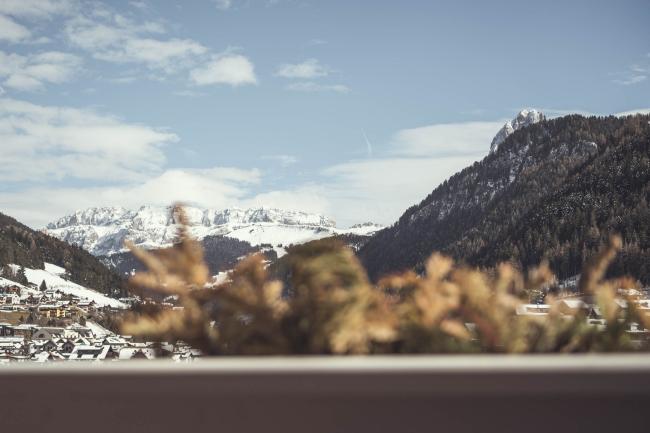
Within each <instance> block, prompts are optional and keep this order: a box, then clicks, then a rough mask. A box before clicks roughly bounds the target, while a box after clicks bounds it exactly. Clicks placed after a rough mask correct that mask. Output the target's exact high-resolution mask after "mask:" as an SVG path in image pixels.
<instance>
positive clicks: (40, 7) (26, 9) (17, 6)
mask: <svg viewBox="0 0 650 433" xmlns="http://www.w3.org/2000/svg"><path fill="white" fill-rule="evenodd" d="M76 8H77V2H76V1H74V0H2V2H0V14H6V15H11V16H14V17H21V18H51V17H52V16H54V15H59V14H70V13H72V12H73V11H75V10H76Z"/></svg>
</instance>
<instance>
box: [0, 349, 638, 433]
mask: <svg viewBox="0 0 650 433" xmlns="http://www.w3.org/2000/svg"><path fill="white" fill-rule="evenodd" d="M649 404H650V356H647V355H564V356H559V355H552V356H547V355H536V356H528V355H527V356H500V355H489V356H488V355H480V356H389V357H384V356H378V357H304V358H300V357H291V358H280V357H276V358H214V359H203V360H200V361H198V362H194V363H190V364H173V363H168V362H163V361H131V362H110V363H83V362H78V363H74V362H63V363H57V364H49V365H34V364H28V363H24V364H12V365H5V366H1V367H0V428H1V430H2V431H26V432H27V431H37V430H41V429H46V430H48V431H54V432H58V431H62V432H63V431H66V432H71V431H85V432H89V431H90V432H103V431H106V432H109V431H110V432H130V431H134V432H135V431H137V432H150V431H151V432H168V431H169V432H172V431H191V432H202V431H211V432H215V431H218V432H227V433H230V432H244V431H246V432H258V431H265V432H275V431H278V432H301V433H307V432H348V431H349V432H392V433H402V432H427V431H440V432H452V431H454V432H455V431H459V432H493V431H494V432H497V431H498V432H507V431H526V432H537V431H540V432H541V431H545V432H548V431H549V430H551V431H554V432H564V431H567V432H568V431H571V432H582V431H589V432H599V431H603V432H605V431H607V432H611V431H620V432H637V431H650V420H649V419H648V416H647V408H648V407H649Z"/></svg>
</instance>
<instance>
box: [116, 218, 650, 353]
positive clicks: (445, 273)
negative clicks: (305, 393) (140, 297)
mask: <svg viewBox="0 0 650 433" xmlns="http://www.w3.org/2000/svg"><path fill="white" fill-rule="evenodd" d="M175 212H176V213H177V218H178V220H179V221H180V222H181V229H180V232H179V239H178V242H177V244H176V245H175V246H174V247H173V248H170V249H168V250H166V251H165V252H164V254H156V255H153V254H151V253H148V252H146V251H142V250H138V249H137V248H133V247H132V249H133V251H134V252H135V254H136V255H137V256H138V257H139V258H140V259H141V260H142V261H143V262H144V263H145V264H147V266H148V269H149V271H148V272H146V273H141V274H137V275H135V276H134V277H133V279H132V285H133V287H134V288H136V289H149V290H151V289H153V290H157V291H160V292H163V293H169V294H174V295H177V296H178V303H179V305H180V306H181V307H182V308H176V309H164V310H162V311H160V312H157V313H155V314H150V315H140V316H134V317H132V319H131V320H130V321H127V322H126V323H125V324H124V326H123V331H124V332H125V333H129V334H134V335H138V336H143V337H146V338H150V339H156V340H166V341H174V340H183V341H185V342H187V343H189V344H191V345H192V346H194V347H196V348H199V349H201V350H202V351H203V352H204V353H206V354H225V355H268V354H366V353H439V352H480V351H487V352H506V353H530V352H584V351H612V350H627V349H630V348H632V344H631V341H630V338H629V336H628V333H627V332H626V330H627V329H628V328H629V325H630V324H631V323H632V322H637V323H640V324H641V325H642V326H644V327H646V328H650V320H648V317H647V316H645V315H644V314H642V313H640V312H639V310H638V309H637V308H636V307H635V306H634V304H633V303H632V302H628V308H625V309H623V308H621V307H620V305H619V302H620V299H618V297H619V292H620V289H629V288H633V287H636V283H635V282H634V281H633V280H631V279H628V278H626V279H616V280H603V277H604V275H605V270H606V268H607V265H608V264H609V262H610V261H611V260H612V259H613V258H614V256H615V255H616V252H617V251H618V250H619V249H620V247H621V240H620V238H617V237H613V238H612V239H611V241H610V243H609V245H608V246H606V247H605V248H603V250H602V251H601V253H600V254H599V255H598V256H596V257H594V259H593V260H592V261H590V262H589V263H588V264H587V266H586V267H585V270H584V272H583V274H582V278H581V280H580V283H579V287H580V288H581V289H582V290H583V291H584V293H585V294H588V295H591V296H593V297H594V299H595V300H596V302H597V304H598V306H599V308H600V311H601V313H602V316H603V318H604V319H605V325H604V326H601V327H597V326H593V325H591V324H589V323H588V320H587V316H586V313H585V312H584V311H582V310H579V311H577V312H575V313H573V314H571V315H569V316H567V313H566V312H560V311H559V308H558V307H557V305H558V303H557V302H555V303H553V300H551V303H552V304H553V306H552V307H551V310H550V311H549V314H548V315H545V316H530V315H518V314H517V308H518V307H519V306H520V305H522V303H523V301H522V300H521V299H522V298H524V297H525V295H526V294H527V293H530V292H531V291H536V290H540V289H542V288H543V287H545V286H546V285H548V284H550V283H551V282H552V281H553V278H554V277H553V275H552V273H551V271H550V269H549V268H548V265H547V264H545V263H543V264H542V265H540V266H539V267H538V268H536V269H533V270H531V271H530V272H529V273H528V274H527V275H526V276H523V275H522V274H521V273H520V272H519V271H517V270H516V269H514V268H513V267H512V266H510V265H508V264H502V265H500V266H499V267H498V268H497V270H496V273H495V275H493V276H490V275H489V274H487V273H485V272H481V271H478V270H475V269H470V268H466V267H457V266H455V264H454V262H453V261H452V260H451V259H449V258H447V257H444V256H441V255H439V254H433V255H432V256H431V258H430V259H429V260H428V262H427V264H426V273H425V274H424V275H423V276H419V275H416V274H415V273H414V272H412V271H409V272H405V273H402V274H397V275H391V276H388V277H386V278H384V279H382V280H381V281H380V282H379V283H378V284H377V286H374V285H372V284H371V283H370V281H369V280H368V277H367V275H366V272H365V270H364V269H363V267H362V266H361V264H360V263H359V262H358V260H357V258H356V257H355V255H354V253H353V252H352V251H351V250H350V249H349V248H347V247H345V246H344V245H343V244H341V243H339V242H337V241H333V240H327V241H321V242H317V243H313V244H308V245H304V246H301V247H299V248H297V249H295V250H294V252H293V253H292V254H291V255H290V257H289V269H290V275H291V278H290V280H291V284H290V287H289V289H290V290H284V287H283V284H282V283H281V282H279V281H275V280H272V279H270V278H269V275H268V273H267V269H266V264H265V263H264V260H263V257H262V256H260V255H253V256H250V257H248V258H246V259H245V260H243V261H242V262H241V263H240V264H239V265H238V266H237V268H236V269H235V270H234V271H233V272H232V273H231V274H230V278H229V281H228V282H226V283H223V284H219V285H214V284H211V283H210V281H209V278H208V271H207V266H206V265H205V263H204V262H203V256H202V251H201V247H200V244H199V243H198V242H196V241H195V240H193V239H191V238H190V237H189V236H188V233H187V231H186V229H185V228H184V222H185V221H184V216H183V212H182V209H180V208H178V207H177V208H176V209H175ZM617 301H618V302H617Z"/></svg>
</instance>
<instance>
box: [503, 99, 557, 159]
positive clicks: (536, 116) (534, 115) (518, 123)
mask: <svg viewBox="0 0 650 433" xmlns="http://www.w3.org/2000/svg"><path fill="white" fill-rule="evenodd" d="M545 119H546V116H544V113H542V112H541V111H538V110H535V109H532V108H525V109H523V110H521V111H520V112H519V114H517V117H515V118H514V119H512V120H509V121H507V122H506V123H505V124H504V125H503V127H502V128H501V129H500V130H499V132H497V135H495V136H494V139H493V140H492V144H491V145H490V153H494V152H496V150H497V149H498V148H499V146H500V145H501V143H503V142H504V141H505V140H506V138H508V136H510V134H512V133H513V132H515V131H517V130H519V129H521V128H524V127H526V126H529V125H532V124H534V123H538V122H541V121H543V120H545Z"/></svg>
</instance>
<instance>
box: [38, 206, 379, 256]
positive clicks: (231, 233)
mask: <svg viewBox="0 0 650 433" xmlns="http://www.w3.org/2000/svg"><path fill="white" fill-rule="evenodd" d="M185 213H186V215H187V217H188V220H189V225H190V232H191V233H192V235H193V236H194V237H196V238H197V239H203V238H205V237H206V236H214V235H222V236H227V237H231V238H235V239H239V240H242V241H246V242H248V243H250V244H251V245H264V244H269V245H272V246H273V247H276V248H279V247H278V245H290V244H299V243H304V242H307V241H310V240H314V239H320V238H323V237H328V236H332V235H335V234H344V233H352V234H359V235H370V234H372V233H374V232H375V231H377V230H380V229H381V228H383V227H382V226H379V225H377V224H371V223H367V224H361V225H358V226H354V227H351V228H350V229H338V228H337V227H336V225H335V223H334V221H333V220H331V219H329V218H327V217H324V216H322V215H318V214H313V213H307V212H300V211H290V210H280V209H272V208H265V207H262V208H253V209H239V208H230V209H225V210H214V209H202V208H198V207H189V206H188V207H185ZM44 231H45V232H46V233H47V234H49V235H51V236H54V237H56V238H58V239H61V240H64V241H66V242H68V243H70V244H75V245H78V246H80V247H82V248H84V249H86V250H87V251H89V252H91V253H92V254H94V255H96V256H107V255H111V254H115V253H119V252H123V251H125V248H124V241H125V240H127V239H128V240H131V241H132V242H133V243H135V244H136V245H137V246H140V247H142V248H146V249H154V248H162V247H166V246H169V245H171V243H172V242H173V240H174V238H175V236H176V231H177V226H176V221H174V218H173V216H172V213H171V209H170V208H169V207H155V206H142V207H141V208H140V209H138V210H129V209H125V208H121V207H101V208H90V209H86V210H81V211H77V212H75V213H73V214H71V215H68V216H65V217H63V218H61V219H59V220H58V221H56V222H53V223H50V224H48V226H47V228H46V229H45V230H44Z"/></svg>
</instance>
